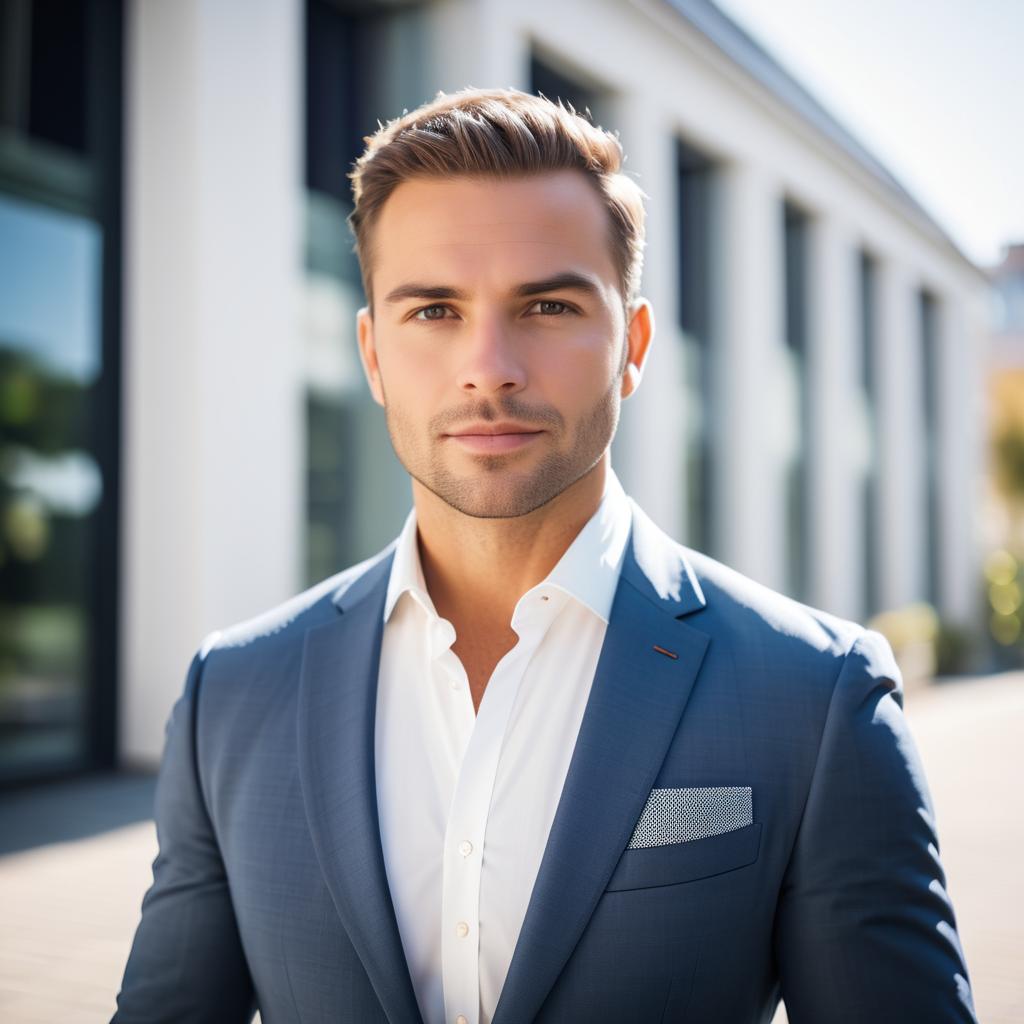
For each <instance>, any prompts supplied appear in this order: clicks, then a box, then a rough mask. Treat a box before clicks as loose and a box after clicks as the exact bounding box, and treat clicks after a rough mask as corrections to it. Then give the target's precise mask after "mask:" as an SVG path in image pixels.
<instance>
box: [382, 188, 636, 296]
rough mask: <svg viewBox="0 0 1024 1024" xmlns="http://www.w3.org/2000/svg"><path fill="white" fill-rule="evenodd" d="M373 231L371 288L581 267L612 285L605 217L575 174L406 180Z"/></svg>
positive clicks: (614, 277) (614, 279)
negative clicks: (447, 276) (403, 283)
mask: <svg viewBox="0 0 1024 1024" xmlns="http://www.w3.org/2000/svg"><path fill="white" fill-rule="evenodd" d="M373 234H374V238H373V245H372V248H373V275H374V292H375V293H376V294H377V295H381V294H384V293H385V292H386V291H387V290H388V289H389V288H391V287H392V286H394V285H397V284H401V283H402V282H404V281H405V280H408V279H416V280H420V279H422V278H424V277H425V276H429V277H431V278H438V277H440V276H442V275H449V276H452V277H457V278H458V279H459V280H460V282H461V283H467V282H473V281H478V282H479V283H480V284H481V285H483V284H485V283H487V282H488V281H489V280H493V281H494V282H495V283H498V282H499V281H503V280H511V279H514V278H521V279H523V280H526V279H528V278H536V277H537V276H541V275H543V274H545V273H547V272H550V273H557V272H560V271H565V270H580V271H589V272H590V273H591V274H593V275H596V276H598V277H599V278H600V279H601V280H603V281H605V282H607V283H608V284H609V285H615V284H616V282H617V274H616V270H615V264H614V260H613V258H612V250H611V231H610V220H609V214H608V211H607V209H606V208H605V206H604V203H603V202H602V200H601V197H600V195H599V194H598V192H597V189H596V188H595V187H594V185H593V184H591V182H590V181H589V180H588V179H587V177H586V175H585V174H584V173H583V172H582V171H574V170H565V171H554V172H550V173H544V174H536V175H529V176H524V177H516V178H510V179H499V178H489V177H488V178H469V177H457V178H415V179H412V180H409V181H405V182H403V183H402V184H401V185H399V186H398V187H397V188H396V189H395V190H394V191H393V192H392V193H391V195H390V196H389V197H388V199H387V201H386V202H385V203H384V206H383V207H382V209H381V211H380V214H379V215H378V219H377V224H376V226H375V227H374V232H373ZM439 283H445V284H447V283H454V281H444V282H439Z"/></svg>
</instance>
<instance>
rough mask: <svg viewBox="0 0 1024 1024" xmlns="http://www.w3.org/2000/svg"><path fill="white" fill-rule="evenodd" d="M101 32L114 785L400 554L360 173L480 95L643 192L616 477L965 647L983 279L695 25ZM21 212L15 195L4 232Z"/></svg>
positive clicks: (143, 21) (261, 23)
mask: <svg viewBox="0 0 1024 1024" xmlns="http://www.w3.org/2000/svg"><path fill="white" fill-rule="evenodd" d="M15 6H18V5H15ZM20 6H21V8H23V9H25V10H29V11H30V12H31V9H32V8H33V7H36V8H42V7H43V6H45V5H42V4H39V3H38V2H37V3H35V4H32V3H29V2H27V0H26V2H25V3H22V4H21V5H20ZM93 6H94V7H95V8H96V9H97V10H100V9H102V10H105V11H108V15H109V17H110V20H111V24H113V25H114V26H115V27H118V28H120V30H121V35H122V36H123V60H122V61H121V64H120V66H119V67H120V72H121V76H122V82H121V88H122V90H123V98H124V105H123V121H124V123H123V133H122V134H121V136H120V138H121V152H122V158H121V162H120V168H121V169H122V172H123V181H119V182H115V184H114V185H111V187H115V185H116V187H117V188H118V189H120V192H119V194H120V195H121V197H122V202H121V205H120V213H119V217H120V219H117V218H115V217H111V218H110V219H109V220H108V221H104V222H103V224H105V225H106V227H105V231H106V234H104V235H103V238H104V239H105V240H108V241H110V242H112V243H113V248H112V250H108V249H106V248H104V249H103V255H102V259H103V260H105V261H113V259H114V256H116V257H117V263H116V265H114V264H113V262H110V263H109V272H110V273H111V275H113V276H114V277H115V284H116V285H117V288H116V289H114V292H115V293H116V294H115V295H114V298H115V299H116V298H117V297H118V296H119V304H117V303H115V304H113V305H109V306H104V307H103V310H104V312H103V317H104V319H103V320H102V325H103V331H104V332H105V331H107V330H109V332H110V335H111V338H112V341H111V346H112V352H111V355H110V357H109V358H110V360H111V365H112V366H114V367H116V372H117V375H119V381H120V383H119V388H120V395H121V399H120V403H119V405H118V406H117V409H118V413H117V416H116V417H114V419H116V424H115V427H116V429H115V430H113V431H112V432H111V434H110V437H108V438H107V439H106V440H105V441H104V442H103V444H105V445H107V447H106V448H105V449H104V451H106V452H107V456H108V458H111V459H112V460H113V461H112V463H111V468H110V470H109V472H110V474H111V479H112V480H113V479H115V478H116V481H117V488H116V495H117V502H116V508H107V509H106V510H105V511H101V512H98V513H97V514H98V515H100V516H101V517H103V516H105V517H106V518H105V519H104V520H103V521H104V522H105V523H107V524H108V532H109V529H110V528H111V527H110V524H114V525H113V527H112V529H113V530H114V534H113V535H114V536H115V537H117V538H119V544H118V545H117V552H116V554H115V553H112V552H111V551H110V549H109V547H108V548H103V549H101V548H96V551H98V552H99V553H100V554H99V556H98V557H97V560H95V561H94V562H93V568H92V570H91V572H92V577H90V578H94V577H97V576H98V577H103V578H105V579H106V581H107V582H106V583H105V586H106V587H107V590H108V593H109V594H110V595H112V596H111V598H110V600H111V601H112V602H114V603H116V609H117V610H116V614H115V615H113V617H111V616H109V615H108V617H107V619H106V620H104V622H103V623H101V624H99V625H97V626H96V627H95V630H96V632H95V634H94V637H93V642H94V643H102V642H106V643H109V644H112V645H113V646H112V648H111V650H112V653H111V655H110V659H109V665H108V666H107V667H106V669H104V668H103V667H102V666H97V667H96V668H95V670H94V671H95V672H102V671H107V672H108V673H111V674H110V675H108V676H106V677H104V678H106V679H107V684H106V685H107V690H108V691H109V692H108V695H107V697H106V698H104V699H105V700H106V702H107V703H106V704H102V702H101V704H102V706H101V709H100V711H97V712H95V714H101V715H103V716H106V717H105V719H104V720H105V721H106V722H107V724H108V728H112V727H113V726H112V723H114V722H115V721H116V736H117V740H116V743H114V744H111V743H110V742H109V741H108V742H107V747H106V748H104V750H105V751H106V754H105V755H104V756H108V755H109V756H115V757H117V758H120V760H121V761H122V762H124V763H139V764H152V763H154V762H155V761H156V759H157V758H158V757H159V754H160V750H161V748H162V742H163V730H164V723H165V721H166V717H167V713H168V711H169V708H170V706H171V703H172V702H173V700H174V699H175V698H176V696H177V695H178V694H179V693H180V690H181V686H182V682H183V679H184V672H185V668H186V666H187V664H188V660H189V658H190V656H191V654H192V653H193V652H194V650H195V649H196V648H197V646H198V645H199V643H200V642H201V640H202V638H203V637H204V636H205V635H206V634H207V633H208V632H209V631H211V630H213V629H216V628H218V627H221V626H224V625H227V624H230V623H232V622H234V621H237V620H239V619H242V618H246V617H248V616H251V615H253V614H256V613H258V612H259V611H261V610H263V609H265V608H267V607H269V606H271V605H273V604H275V603H277V602H278V601H280V600H282V599H284V598H285V597H287V596H289V595H290V594H292V593H295V592H296V591H298V590H300V589H302V588H303V587H304V586H306V585H307V584H309V583H312V582H314V581H316V580H318V579H321V578H323V577H325V576H328V575H330V574H331V573H333V572H336V571H337V570H338V569H340V568H343V567H344V566H345V565H348V564H351V563H352V562H355V561H357V560H359V559H361V558H364V557H367V556H369V555H371V554H373V553H374V552H375V551H377V550H379V548H380V547H382V546H383V545H384V544H386V543H387V542H388V540H389V539H390V538H391V537H392V536H394V534H395V533H397V531H398V529H399V528H400V526H401V523H402V521H403V519H404V517H405V515H406V513H407V511H408V509H409V507H410V503H411V495H410V490H409V485H408V479H407V477H406V475H405V473H404V471H403V470H402V468H401V466H400V465H399V464H398V463H397V461H396V459H395V457H394V455H393V453H392V452H391V449H390V444H389V442H388V438H387V433H386V430H385V427H384V419H383V414H382V413H381V411H380V410H379V409H378V408H377V407H376V406H375V405H374V404H373V402H372V401H371V399H370V397H369V395H368V393H367V391H366V388H365V385H364V383H363V380H362V376H361V371H360V368H359V363H358V358H357V352H356V345H355V311H356V310H357V309H358V308H359V306H360V305H362V302H363V298H362V292H361V287H360V281H359V274H358V267H357V266H356V264H355V261H354V257H353V255H352V252H351V238H350V237H349V235H348V233H347V228H346V225H345V216H346V215H347V213H348V211H349V209H350V205H349V204H350V200H349V189H348V179H347V177H346V174H347V172H348V170H349V169H350V167H351V163H352V161H353V160H354V159H355V158H356V156H357V155H358V154H359V152H360V151H361V149H362V146H363V137H364V136H365V135H367V134H368V133H370V132H372V131H373V130H375V128H376V126H377V121H378V119H380V120H382V121H383V120H386V119H388V118H390V117H394V116H396V115H398V114H400V113H401V112H402V111H403V109H407V108H408V109H411V108H413V107H415V106H417V105H419V104H420V103H421V102H423V101H424V100H426V99H429V98H431V97H432V96H434V95H435V94H436V92H437V91H438V90H444V91H454V90H457V89H460V88H463V87H465V86H480V87H492V86H515V87H517V88H520V89H524V90H529V91H537V92H542V93H544V94H545V95H547V96H549V97H552V98H555V97H561V98H563V99H565V100H567V101H569V102H571V103H573V105H574V106H575V107H576V108H577V109H588V110H589V111H590V112H591V116H592V117H593V119H594V120H595V121H596V122H597V123H599V124H601V125H603V126H605V127H608V128H611V129H613V130H617V131H618V132H619V135H620V138H621V140H622V142H623V145H624V148H625V151H626V153H627V161H626V165H625V168H626V170H627V171H628V172H629V173H630V174H632V175H634V176H635V177H636V179H637V180H638V182H639V184H640V185H641V187H642V188H643V189H644V191H645V192H646V193H647V195H648V197H649V203H648V240H647V249H646V257H645V270H644V280H643V293H644V294H645V295H646V296H647V297H648V298H649V299H650V300H651V301H652V303H653V306H654V311H655V316H656V338H655V342H654V346H653V349H652V354H651V357H650V362H649V366H648V370H647V372H646V374H645V379H644V382H643V385H642V387H641V388H640V391H639V393H638V394H637V396H636V397H635V398H633V399H631V400H629V401H628V402H627V403H626V404H625V405H624V408H623V418H622V424H621V428H620V433H619V436H618V437H617V438H616V440H615V443H614V445H613V451H612V461H613V465H614V466H615V469H616V471H617V472H618V474H619V476H620V477H621V479H622V480H623V482H624V484H625V485H626V488H627V490H628V491H629V492H630V493H632V494H633V495H634V497H636V499H637V500H638V501H639V502H640V504H641V505H642V506H644V507H645V509H646V510H647V511H648V512H649V513H650V514H651V515H652V517H653V518H654V519H655V520H656V521H657V522H658V523H659V524H660V525H661V526H662V527H664V528H665V529H666V530H668V531H669V532H671V533H672V534H674V535H675V536H677V537H678V538H679V539H680V540H682V541H683V542H684V543H686V544H688V545H690V546H692V547H695V548H699V549H701V550H705V551H707V552H708V553H709V554H711V555H713V556H715V557H717V558H719V559H721V560H722V561H724V562H726V563H728V564H729V565H731V566H733V567H734V568H736V569H738V570H740V571H741V572H744V573H746V574H748V575H749V576H751V577H753V578H755V579H757V580H759V581H761V582H763V583H765V584H767V585H768V586H771V587H775V588H777V589H780V590H783V591H785V592H786V593H789V594H791V595H792V596H794V597H796V598H797V599H799V600H802V601H805V602H807V603H810V604H813V605H816V606H818V607H822V608H825V609H827V610H829V611H832V612H835V613H837V614H839V615H843V616H847V617H850V618H854V619H858V620H860V621H864V620H866V619H868V618H869V617H870V616H872V615H874V614H876V613H878V612H880V611H884V610H889V609H894V608H898V607H901V606H904V605H907V604H910V603H913V602H919V601H927V602H928V603H930V604H932V605H933V606H934V607H935V608H936V609H937V610H938V612H939V614H940V616H941V617H942V618H943V619H944V620H946V621H949V622H951V623H957V624H961V625H963V626H967V627H970V628H979V629H980V628H982V626H983V623H982V622H981V616H982V610H981V604H980V601H979V597H978V593H979V585H980V584H979V579H980V572H981V561H982V554H983V553H982V543H981V538H980V537H979V535H978V531H977V529H976V517H977V507H978V503H979V501H980V498H981V488H982V477H981V474H982V469H983V457H982V455H983V445H984V411H983V402H984V377H983V365H984V353H983V348H984V343H985V338H986V336H987V331H988V324H987V317H988V304H987V283H986V281H985V279H984V277H983V275H982V274H981V273H980V272H979V271H978V270H977V269H976V268H975V267H973V266H972V265H971V264H970V263H969V262H968V261H967V260H966V259H965V258H964V257H963V256H962V255H961V254H960V253H959V252H958V251H957V249H956V248H955V246H954V245H953V244H952V243H951V242H950V241H949V239H948V238H947V237H946V236H945V235H944V234H943V232H942V231H941V229H940V228H939V227H938V226H937V225H936V224H935V223H934V222H933V221H932V220H931V219H930V218H929V217H928V216H927V214H926V213H925V212H924V211H922V210H921V209H920V207H919V206H918V205H917V204H916V202H915V201H914V199H913V198H912V197H911V196H910V195H908V194H907V193H906V192H905V191H904V190H903V189H902V188H901V187H900V186H899V184H898V183H897V182H896V181H894V180H893V179H892V177H891V176H890V175H889V174H888V173H887V172H886V171H885V169H884V167H883V166H882V165H881V164H880V163H879V162H878V161H877V159H876V158H875V157H874V156H873V155H872V154H870V153H869V152H868V151H867V150H865V149H864V148H863V147H862V146H861V145H860V144H859V143H858V142H857V141H856V140H855V139H853V138H852V137H851V136H850V135H849V134H848V133H847V132H845V131H844V129H843V128H842V126H841V125H839V124H838V123H837V122H836V121H835V120H834V119H833V118H832V117H831V116H830V115H829V114H828V113H827V112H826V111H825V110H824V109H823V108H822V107H821V106H820V105H819V104H818V103H817V102H816V101H815V100H814V98H813V97H812V96H810V95H809V94H808V93H807V92H806V91H805V90H804V89H802V88H801V87H800V86H799V84H798V83H796V82H795V81H794V80H793V79H792V78H791V77H790V76H789V75H788V74H787V73H786V72H785V70H784V69H783V68H781V67H780V66H779V65H778V64H777V63H776V62H775V61H774V60H772V58H771V57H770V56H769V55H768V54H766V53H765V52H764V51H763V50H762V49H761V48H760V47H759V46H758V45H757V44H756V43H754V42H753V41H752V40H751V39H750V38H749V37H748V36H746V35H745V34H744V33H743V32H742V31H741V30H740V29H739V28H738V27H737V26H736V25H735V24H733V23H732V22H731V21H730V20H729V19H728V18H727V17H726V16H725V15H724V14H722V12H720V11H719V10H718V9H717V8H716V7H715V6H714V5H713V4H711V3H710V2H708V0H699V2H698V0H673V2H669V0H599V2H593V0H590V2H587V0H565V2H563V3H559V4H550V3H541V2H540V0H522V2H520V3H517V4H514V5H513V4H508V3H504V2H499V0H436V2H425V3H394V2H383V0H380V2H375V3H370V2H361V3H355V2H340V0H336V2H332V0H247V2H245V3H241V2H236V0H174V2H172V0H128V2H126V3H125V4H124V6H123V7H122V6H121V5H119V4H113V3H111V4H107V5H103V4H101V3H95V4H94V5H93ZM90 10H92V8H90ZM111 12H112V13H111ZM29 17H31V15H29ZM12 31H13V30H12ZM8 34H9V33H8ZM5 160H6V158H5ZM5 166H6V163H5ZM111 181H112V182H114V178H113V177H112V178H111ZM12 194H13V193H12V192H11V189H10V187H9V184H8V179H7V178H6V177H0V214H2V213H3V211H4V209H5V206H4V204H5V203H11V202H14V201H15V200H13V199H11V195H12ZM35 201H36V200H32V202H35ZM45 201H46V200H44V202H45ZM17 202H18V203H21V204H23V205H24V203H25V202H27V200H25V199H24V198H18V199H17ZM19 209H20V207H19ZM8 215H10V216H14V215H13V214H8ZM113 232H119V236H118V237H119V239H121V240H123V253H118V252H117V244H118V242H117V239H114V237H113V234H112V233H113ZM93 244H94V245H95V244H97V243H93ZM16 251H17V249H16V247H15V246H14V245H13V244H11V243H9V242H7V241H3V240H0V259H4V260H14V259H15V256H14V255H13V254H15V253H16ZM111 252H113V255H111ZM94 259H100V257H99V256H97V257H94ZM103 266H104V268H105V270H106V269H107V268H108V263H106V262H105V263H104V264H103ZM25 273H26V274H27V273H28V271H27V270H26V272H25ZM34 273H41V272H34ZM2 287H3V286H2V284H0V288H2ZM55 287H56V286H55ZM96 287H97V286H96V284H95V281H93V295H94V298H93V300H92V301H94V303H95V301H97V300H96V299H95V289H96ZM111 287H113V286H111ZM103 294H104V295H106V292H104V293H103ZM111 301H113V300H111ZM115 306H116V308H115ZM0 308H2V306H0ZM81 315H85V314H81ZM90 315H93V316H94V319H95V315H94V314H90ZM118 321H119V322H118ZM8 326H9V325H8V324H7V323H6V322H5V321H4V320H3V314H2V313H0V344H3V343H5V341H4V339H5V335H6V334H8V333H9V331H8ZM106 336H107V335H106V334H104V337H106ZM114 342H116V345H115V344H114ZM23 348H25V346H23ZM28 348H31V345H29V346H28ZM26 350H27V349H26ZM5 352H6V350H5ZM5 358H6V356H5ZM108 401H109V395H108ZM108 411H109V409H108ZM652 438H657V439H658V443H657V445H656V446H652V444H651V439H652ZM54 473H56V470H54ZM105 482H106V478H105V477H104V483H105ZM8 486H12V487H13V486H14V485H10V484H5V487H8ZM15 489H16V488H15ZM28 490H31V486H30V485H25V487H22V491H28ZM108 492H109V488H108V489H106V490H103V493H104V494H105V495H106V494H108ZM19 493H21V492H20V491H19ZM4 497H5V499H6V498H7V494H6V493H5V495H4ZM37 498H38V496H37ZM41 500H43V499H38V501H41ZM38 501H37V504H38ZM112 566H116V570H113V571H116V578H115V579H111V578H110V573H111V571H112V569H111V567H112ZM3 571H6V570H3ZM94 582H95V580H94ZM31 600H33V599H32V598H30V597H26V596H23V597H21V598H17V601H20V602H21V604H19V605H18V608H23V606H24V605H26V604H29V603H31ZM40 600H43V601H45V600H46V598H45V597H44V598H42V599H40ZM83 600H85V599H83ZM4 601H5V602H7V601H8V598H7V595H6V593H5V596H4ZM11 607H14V603H12V604H11ZM6 614H8V613H7V612H5V615H6ZM104 631H106V632H104ZM33 656H34V655H33V654H32V652H31V651H29V652H28V654H27V655H24V656H22V655H19V657H21V658H22V660H21V661H19V662H18V665H30V664H31V658H32V657H33ZM26 659H27V660H26ZM11 664H14V663H13V662H11ZM22 671H23V670H22V669H21V668H18V669H17V671H16V672H15V674H17V672H22ZM24 671H28V670H24ZM32 671H35V670H34V669H33V670H32ZM83 671H84V670H83ZM83 678H85V677H84V676H83ZM89 678H90V679H91V678H93V677H91V676H90V677H89ZM0 685H6V684H0ZM89 685H91V686H94V684H92V683H90V684H89ZM94 688H95V687H94ZM100 689H101V690H102V686H101V687H100ZM0 692H2V691H0ZM83 692H85V690H83ZM89 692H92V691H89ZM92 699H93V698H91V697H90V698H87V700H92ZM90 706H91V705H90ZM0 742H4V743H6V742H8V741H7V740H2V741H0ZM100 753H103V751H101V752H100ZM29 762H31V758H29ZM29 762H26V764H28V767H24V766H23V769H22V770H24V771H31V770H33V769H32V767H31V764H30V763H29ZM40 763H41V762H40Z"/></svg>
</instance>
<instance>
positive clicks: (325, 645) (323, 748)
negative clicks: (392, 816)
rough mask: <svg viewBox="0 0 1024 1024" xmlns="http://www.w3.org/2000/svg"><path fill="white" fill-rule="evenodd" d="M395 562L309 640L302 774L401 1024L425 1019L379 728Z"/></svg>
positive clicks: (355, 920)
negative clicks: (378, 757)
mask: <svg viewBox="0 0 1024 1024" xmlns="http://www.w3.org/2000/svg"><path fill="white" fill-rule="evenodd" d="M391 561H392V559H391V557H383V558H381V560H380V561H379V562H377V563H376V564H375V565H373V566H372V567H371V568H370V569H369V570H367V572H366V573H364V574H363V576H361V577H360V578H359V579H358V580H357V581H356V582H355V583H354V584H353V585H352V587H351V588H349V589H348V590H346V591H344V592H343V593H340V594H337V595H335V598H334V601H335V604H337V605H338V607H339V611H340V612H341V614H339V615H338V616H336V617H335V618H334V619H333V620H332V621H329V622H327V623H326V624H323V625H320V626H317V627H314V628H313V629H311V630H310V631H309V632H308V633H307V635H306V643H305V649H304V651H303V659H302V671H301V681H300V694H299V726H298V730H299V735H298V741H299V776H300V781H301V785H302V796H303V802H304V804H305V809H306V817H307V819H308V822H309V829H310V833H311V834H312V837H313V846H314V848H315V850H316V854H317V858H318V859H319V861H320V867H321V869H322V870H323V873H324V878H325V880H326V882H327V888H328V889H329V890H330V893H331V897H332V899H333V900H334V904H335V906H336V907H337V910H338V914H339V916H340V917H341V920H342V923H343V924H344V926H345V930H346V931H347V933H348V935H349V937H350V939H351V940H352V944H353V946H354V947H355V949H356V952H357V953H358V955H359V958H360V960H361V961H362V963H363V967H364V968H365V969H366V973H367V975H368V976H369V978H370V981H371V983H372V984H373V987H374V990H375V991H376V993H377V997H378V998H379V999H380V1002H381V1005H382V1006H383V1008H384V1012H385V1013H386V1014H387V1016H388V1018H389V1019H390V1020H392V1021H401V1022H403V1024H404V1022H406V1021H420V1020H421V1018H420V1012H419V1008H418V1006H417V1003H416V996H415V993H414V991H413V987H412V981H411V979H410V977H409V969H408V965H407V963H406V960H405V954H404V951H403V949H402V941H401V936H400V934H399V931H398V922H397V919H396V916H395V910H394V905H393V903H392V901H391V890H390V888H389V886H388V880H387V875H386V872H385V868H384V855H383V852H382V849H381V843H380V826H379V823H378V817H377V791H376V779H375V773H374V726H375V719H376V697H377V671H378V666H379V663H380V647H381V639H382V637H383V614H384V598H385V595H386V592H387V582H388V575H389V572H390V569H391Z"/></svg>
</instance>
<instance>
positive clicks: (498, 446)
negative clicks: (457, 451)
mask: <svg viewBox="0 0 1024 1024" xmlns="http://www.w3.org/2000/svg"><path fill="white" fill-rule="evenodd" d="M543 433H544V431H543V430H524V429H523V428H522V427H519V426H516V425H514V424H503V423H495V424H490V423H488V424H474V425H472V426H470V427H467V428H466V429H465V430H461V431H459V432H458V433H457V434H446V435H445V437H447V438H448V440H450V441H454V442H455V443H456V444H458V445H459V447H461V448H464V449H466V450H467V451H471V452H482V453H485V454H489V453H494V452H511V451H517V450H518V449H520V448H525V447H527V445H529V444H530V443H531V442H533V441H535V440H536V439H537V438H538V437H540V435H541V434H543Z"/></svg>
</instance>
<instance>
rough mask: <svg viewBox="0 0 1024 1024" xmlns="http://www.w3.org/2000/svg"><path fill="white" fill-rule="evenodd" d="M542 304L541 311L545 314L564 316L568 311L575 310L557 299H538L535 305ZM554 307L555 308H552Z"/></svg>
mask: <svg viewBox="0 0 1024 1024" xmlns="http://www.w3.org/2000/svg"><path fill="white" fill-rule="evenodd" d="M536 306H540V307H541V308H540V313H541V314H542V315H543V316H564V315H565V314H566V313H573V312H575V310H574V309H573V308H572V307H571V306H569V305H568V304H567V303H565V302H559V301H558V300H557V299H538V300H537V301H536V302H535V303H534V304H533V306H531V307H530V308H531V309H533V308H534V307H536ZM552 307H554V308H552Z"/></svg>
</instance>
